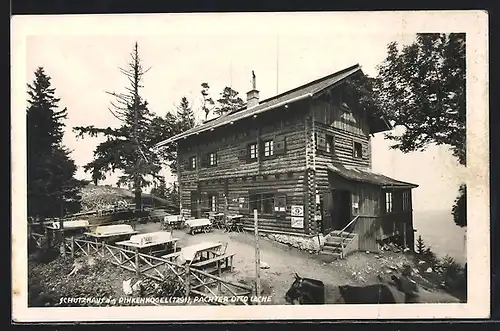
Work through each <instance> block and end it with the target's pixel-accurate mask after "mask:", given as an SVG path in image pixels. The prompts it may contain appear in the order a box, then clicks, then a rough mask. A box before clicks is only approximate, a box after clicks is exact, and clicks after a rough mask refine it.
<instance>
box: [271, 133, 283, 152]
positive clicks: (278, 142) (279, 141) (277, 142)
mask: <svg viewBox="0 0 500 331" xmlns="http://www.w3.org/2000/svg"><path fill="white" fill-rule="evenodd" d="M273 145H274V146H273V148H274V154H275V155H283V154H285V153H286V139H285V136H283V135H279V136H276V137H274V142H273Z"/></svg>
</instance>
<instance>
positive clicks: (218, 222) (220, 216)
mask: <svg viewBox="0 0 500 331" xmlns="http://www.w3.org/2000/svg"><path fill="white" fill-rule="evenodd" d="M224 216H225V214H224V213H216V212H210V213H209V215H208V218H209V219H210V221H212V224H213V226H215V227H216V228H218V229H222V228H224Z"/></svg>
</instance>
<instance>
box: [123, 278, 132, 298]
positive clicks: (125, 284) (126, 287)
mask: <svg viewBox="0 0 500 331" xmlns="http://www.w3.org/2000/svg"><path fill="white" fill-rule="evenodd" d="M131 281H132V279H129V280H124V281H123V284H122V288H123V293H125V294H126V295H130V294H132V292H133V290H132V287H131V286H130V282H131Z"/></svg>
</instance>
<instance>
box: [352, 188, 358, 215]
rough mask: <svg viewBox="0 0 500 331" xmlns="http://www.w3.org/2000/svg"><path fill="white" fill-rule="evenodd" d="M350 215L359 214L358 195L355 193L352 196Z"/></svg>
mask: <svg viewBox="0 0 500 331" xmlns="http://www.w3.org/2000/svg"><path fill="white" fill-rule="evenodd" d="M352 213H353V214H354V215H358V213H359V195H357V194H356V193H353V194H352Z"/></svg>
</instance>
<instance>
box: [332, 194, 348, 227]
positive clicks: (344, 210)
mask: <svg viewBox="0 0 500 331" xmlns="http://www.w3.org/2000/svg"><path fill="white" fill-rule="evenodd" d="M332 200H333V208H332V218H333V226H334V229H335V230H342V229H343V228H344V227H345V226H346V225H347V224H348V223H349V222H350V221H351V192H350V191H346V190H333V191H332Z"/></svg>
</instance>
